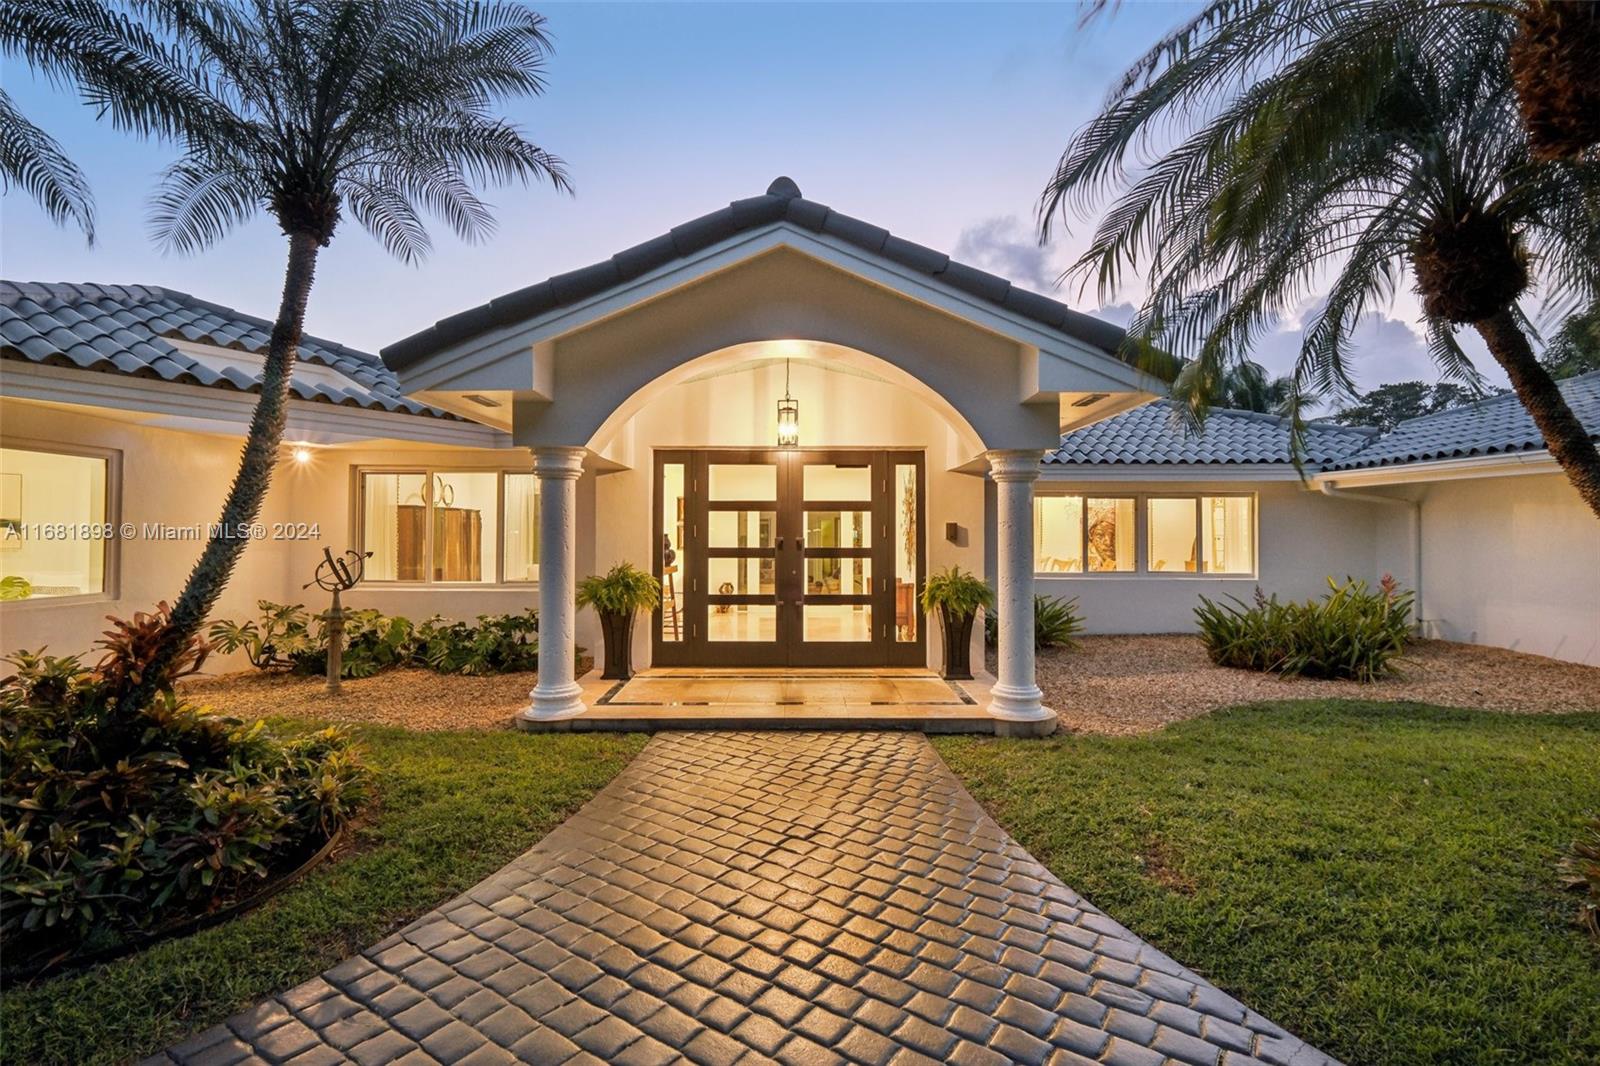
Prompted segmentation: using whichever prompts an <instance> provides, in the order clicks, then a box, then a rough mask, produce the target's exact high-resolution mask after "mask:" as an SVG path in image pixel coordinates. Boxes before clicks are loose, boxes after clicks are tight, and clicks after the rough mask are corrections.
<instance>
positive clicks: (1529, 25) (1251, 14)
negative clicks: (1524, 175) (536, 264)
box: [1083, 0, 1600, 159]
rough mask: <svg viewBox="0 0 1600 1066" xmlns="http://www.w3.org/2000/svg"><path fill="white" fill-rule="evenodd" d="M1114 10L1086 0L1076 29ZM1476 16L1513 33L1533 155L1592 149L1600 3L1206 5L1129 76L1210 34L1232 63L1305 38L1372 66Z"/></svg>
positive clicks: (1315, 0)
mask: <svg viewBox="0 0 1600 1066" xmlns="http://www.w3.org/2000/svg"><path fill="white" fill-rule="evenodd" d="M1119 6H1120V3H1119V2H1118V0H1088V3H1087V4H1086V5H1085V8H1086V10H1085V14H1084V17H1083V21H1084V22H1089V21H1092V20H1093V19H1094V18H1096V17H1097V16H1099V15H1101V14H1103V13H1105V12H1106V11H1109V10H1112V9H1115V8H1117V7H1119ZM1269 8H1270V10H1269ZM1484 12H1490V13H1493V14H1494V15H1496V16H1498V17H1500V18H1502V19H1504V20H1505V21H1506V22H1507V23H1509V24H1510V26H1511V28H1512V29H1513V30H1514V35H1513V36H1511V37H1509V38H1507V39H1506V43H1507V48H1506V50H1505V51H1503V52H1502V53H1501V54H1500V55H1499V56H1498V57H1497V59H1496V62H1500V63H1504V64H1507V66H1508V68H1509V70H1510V73H1511V76H1512V79H1513V83H1514V86H1515V90H1516V95H1517V107H1518V111H1519V113H1520V115H1521V117H1522V121H1523V124H1524V127H1525V128H1526V129H1527V131H1528V139H1529V143H1530V144H1531V146H1532V150H1533V155H1534V157H1535V158H1537V159H1577V158H1580V157H1582V156H1584V155H1585V154H1587V153H1589V152H1591V151H1592V150H1593V149H1594V148H1595V147H1596V146H1600V4H1597V3H1593V2H1592V0H1273V2H1272V3H1270V4H1266V3H1263V2H1262V0H1212V2H1211V3H1210V4H1208V5H1206V8H1205V10H1204V11H1203V12H1202V13H1201V14H1199V15H1198V16H1196V17H1195V18H1193V19H1192V20H1190V22H1189V23H1188V25H1186V26H1185V27H1183V28H1182V29H1181V30H1179V31H1177V32H1175V33H1172V34H1169V35H1168V36H1167V37H1166V38H1165V39H1164V40H1163V41H1162V42H1161V44H1160V45H1159V46H1157V47H1156V48H1154V49H1151V51H1150V52H1148V53H1147V54H1146V55H1145V57H1144V59H1143V60H1141V61H1140V62H1139V64H1137V65H1136V66H1134V67H1133V68H1132V69H1131V70H1130V71H1129V72H1128V77H1129V79H1130V80H1147V79H1150V78H1151V77H1152V76H1153V75H1154V74H1155V73H1156V72H1158V71H1159V70H1161V69H1162V68H1164V67H1165V66H1167V65H1168V64H1171V63H1175V62H1178V61H1180V60H1182V59H1183V58H1184V57H1186V56H1188V55H1189V54H1191V52H1193V51H1194V50H1195V49H1196V47H1197V46H1198V47H1200V48H1205V47H1207V46H1208V45H1209V44H1210V43H1211V42H1212V40H1213V35H1215V34H1217V33H1218V32H1219V31H1220V32H1221V33H1223V34H1225V35H1226V36H1227V37H1228V38H1229V39H1230V40H1231V41H1232V42H1233V43H1232V45H1231V49H1230V50H1231V51H1232V52H1233V57H1234V59H1235V60H1238V59H1245V58H1247V57H1249V56H1251V55H1254V56H1257V57H1260V56H1270V55H1274V54H1278V53H1281V52H1283V51H1286V50H1291V49H1294V48H1297V47H1299V46H1300V45H1301V44H1302V43H1304V41H1305V38H1306V36H1307V35H1308V34H1313V33H1314V34H1316V35H1317V36H1318V37H1320V38H1321V39H1322V41H1323V43H1324V44H1326V45H1329V46H1331V47H1335V48H1338V49H1340V50H1341V51H1343V52H1345V54H1346V55H1347V56H1350V57H1356V56H1359V55H1363V54H1364V55H1366V56H1367V57H1368V58H1374V57H1376V58H1378V59H1380V60H1381V58H1382V57H1383V56H1384V55H1385V54H1386V53H1387V48H1388V43H1389V41H1390V39H1391V38H1392V37H1393V36H1394V29H1395V27H1397V26H1404V27H1406V28H1407V31H1408V32H1410V33H1412V34H1415V35H1417V37H1418V43H1419V44H1420V45H1421V46H1423V47H1433V48H1438V49H1445V50H1448V49H1450V48H1452V47H1453V46H1454V43H1455V41H1456V40H1457V39H1459V37H1460V36H1461V35H1462V34H1463V33H1465V34H1468V35H1470V34H1472V33H1473V32H1474V30H1473V28H1472V25H1471V23H1472V22H1473V21H1474V20H1475V19H1476V17H1477V16H1479V15H1480V14H1482V13H1484ZM1350 69H1351V70H1352V71H1354V70H1355V69H1357V68H1356V67H1355V66H1352V67H1351V68H1350ZM1369 73H1370V71H1369ZM1124 87H1125V88H1126V84H1125V86H1124Z"/></svg>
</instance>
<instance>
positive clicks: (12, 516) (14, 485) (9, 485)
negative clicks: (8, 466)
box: [0, 474, 22, 552]
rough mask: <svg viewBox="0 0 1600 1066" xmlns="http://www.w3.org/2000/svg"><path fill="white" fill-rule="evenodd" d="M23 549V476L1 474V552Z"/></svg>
mask: <svg viewBox="0 0 1600 1066" xmlns="http://www.w3.org/2000/svg"><path fill="white" fill-rule="evenodd" d="M21 548H22V475H21V474H0V551H8V552H12V551H18V550H20V549H21Z"/></svg>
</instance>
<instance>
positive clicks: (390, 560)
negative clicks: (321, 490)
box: [357, 469, 539, 584]
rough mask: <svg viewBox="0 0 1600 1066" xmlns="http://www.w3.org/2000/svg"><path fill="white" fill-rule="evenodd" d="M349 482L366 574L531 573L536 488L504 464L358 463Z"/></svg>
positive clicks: (404, 577) (460, 579)
mask: <svg viewBox="0 0 1600 1066" xmlns="http://www.w3.org/2000/svg"><path fill="white" fill-rule="evenodd" d="M359 481H360V485H359V488H358V489H357V495H358V499H359V507H360V512H361V514H360V520H359V522H358V527H359V528H360V530H361V548H362V550H363V551H367V552H371V553H372V555H371V558H369V559H368V560H367V566H366V578H367V580H369V581H406V582H425V583H436V584H494V583H496V582H518V581H538V580H539V492H538V479H537V478H536V477H535V476H534V475H533V474H531V473H527V472H523V471H510V470H443V469H427V470H363V471H361V472H360V476H359Z"/></svg>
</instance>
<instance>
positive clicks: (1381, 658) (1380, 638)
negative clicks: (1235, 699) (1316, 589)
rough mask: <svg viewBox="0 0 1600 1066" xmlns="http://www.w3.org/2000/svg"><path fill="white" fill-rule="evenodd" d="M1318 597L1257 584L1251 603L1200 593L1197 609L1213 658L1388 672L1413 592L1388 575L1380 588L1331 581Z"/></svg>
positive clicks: (1313, 673)
mask: <svg viewBox="0 0 1600 1066" xmlns="http://www.w3.org/2000/svg"><path fill="white" fill-rule="evenodd" d="M1328 586H1329V589H1330V590H1331V591H1330V592H1329V593H1328V594H1327V595H1326V596H1324V597H1323V598H1322V599H1321V600H1320V601H1318V600H1307V601H1306V602H1305V603H1292V602H1291V603H1279V602H1278V598H1277V597H1276V596H1272V597H1267V596H1264V595H1262V593H1261V590H1260V589H1259V588H1258V589H1256V595H1255V604H1254V606H1246V605H1245V604H1244V603H1243V602H1242V601H1240V600H1237V599H1234V598H1233V597H1231V596H1230V597H1228V599H1230V600H1232V601H1233V602H1232V604H1227V603H1216V602H1213V601H1212V600H1210V599H1207V598H1206V597H1204V596H1201V597H1200V606H1199V607H1197V608H1195V618H1196V620H1197V621H1198V623H1199V626H1200V639H1201V640H1203V641H1204V642H1205V645H1206V651H1207V653H1208V654H1209V655H1210V656H1211V661H1212V662H1214V663H1216V664H1218V665H1219V666H1234V667H1239V668H1241V669H1246V670H1261V671H1264V672H1268V673H1278V674H1298V675H1304V676H1306V677H1322V678H1339V679H1348V680H1354V681H1372V680H1374V679H1376V678H1379V677H1383V676H1384V675H1386V674H1388V673H1389V672H1390V671H1391V670H1392V669H1393V668H1394V664H1395V660H1397V659H1398V658H1399V657H1400V655H1401V654H1402V653H1403V652H1404V651H1405V647H1406V642H1407V640H1408V639H1409V638H1410V633H1411V601H1412V595H1411V593H1410V592H1407V591H1405V590H1402V589H1401V588H1400V587H1399V586H1398V585H1397V584H1396V583H1395V580H1394V578H1392V577H1390V576H1389V575H1387V574H1385V575H1384V577H1383V581H1382V582H1381V583H1380V584H1379V586H1378V588H1377V589H1375V590H1374V589H1369V588H1368V587H1367V584H1366V582H1364V581H1357V580H1355V579H1354V578H1346V579H1345V581H1344V583H1343V584H1340V583H1338V582H1336V581H1334V580H1333V579H1332V578H1329V579H1328Z"/></svg>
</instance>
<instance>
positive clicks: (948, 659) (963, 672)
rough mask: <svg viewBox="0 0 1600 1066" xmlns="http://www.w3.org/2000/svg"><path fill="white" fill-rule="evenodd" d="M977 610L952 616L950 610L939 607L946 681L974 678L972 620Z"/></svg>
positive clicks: (943, 675)
mask: <svg viewBox="0 0 1600 1066" xmlns="http://www.w3.org/2000/svg"><path fill="white" fill-rule="evenodd" d="M975 617H977V612H973V613H971V614H964V615H961V616H960V617H957V618H952V617H951V616H950V612H949V611H947V610H945V609H944V608H943V607H941V608H939V621H940V622H942V623H943V625H942V626H941V627H940V628H941V629H943V630H944V673H943V674H942V675H941V676H942V677H943V678H944V679H945V680H946V681H971V680H972V620H973V619H974V618H975Z"/></svg>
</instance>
